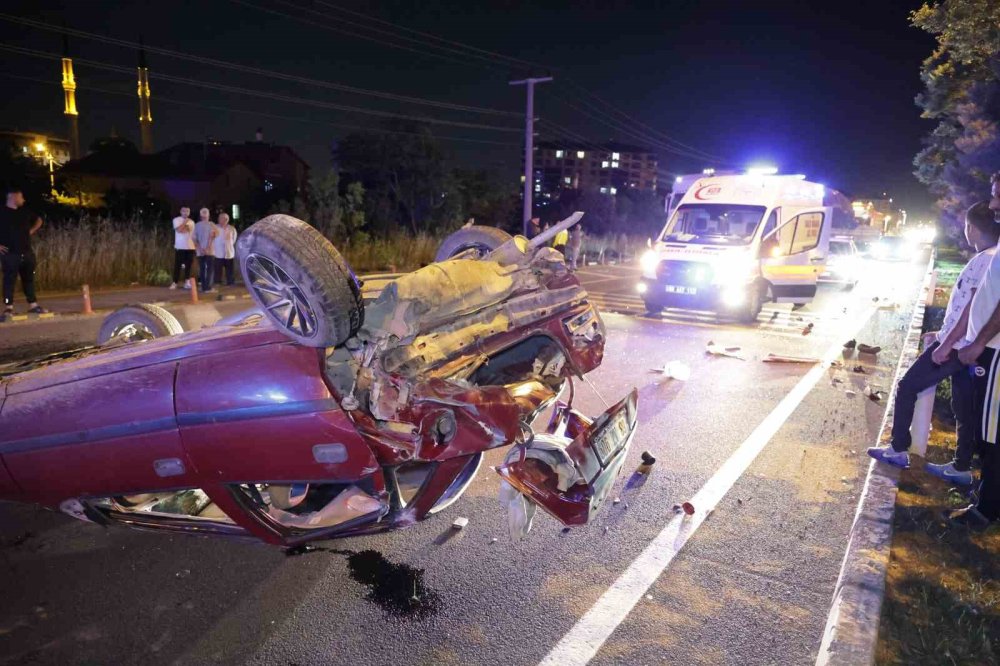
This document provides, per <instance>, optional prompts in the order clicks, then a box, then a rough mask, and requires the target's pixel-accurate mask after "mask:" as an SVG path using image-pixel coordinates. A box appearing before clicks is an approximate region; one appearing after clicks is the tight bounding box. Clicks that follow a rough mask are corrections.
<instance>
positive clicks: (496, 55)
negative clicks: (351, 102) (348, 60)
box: [316, 0, 550, 69]
mask: <svg viewBox="0 0 1000 666" xmlns="http://www.w3.org/2000/svg"><path fill="white" fill-rule="evenodd" d="M316 4H320V5H324V6H326V7H330V8H331V9H336V10H337V11H339V12H342V13H344V14H351V15H353V16H359V17H362V18H364V19H367V20H369V21H372V22H374V23H380V24H382V25H388V26H391V27H393V28H396V29H397V30H402V31H405V32H409V33H412V34H415V35H420V36H422V37H426V38H428V39H433V40H435V41H439V42H442V43H444V44H451V45H452V46H458V47H460V48H463V49H468V50H470V51H475V52H477V53H482V54H484V55H489V56H493V57H494V59H496V58H502V59H503V60H507V61H510V62H511V63H512V64H517V65H521V66H526V67H535V68H538V69H550V68H548V67H546V66H545V65H540V64H538V63H535V62H531V61H529V60H522V59H521V58H515V57H513V56H509V55H504V54H503V53H497V52H496V51H488V50H486V49H481V48H477V47H475V46H471V45H469V44H463V43H462V42H456V41H452V40H450V39H445V38H443V37H438V36H437V35H432V34H431V33H429V32H421V31H420V30H414V29H413V28H408V27H406V26H404V25H400V24H398V23H392V22H390V21H384V20H382V19H379V18H375V17H374V16H371V15H369V14H365V13H363V12H356V11H352V10H350V9H347V8H346V7H341V6H339V5H334V4H332V3H329V2H324V1H323V0H316Z"/></svg>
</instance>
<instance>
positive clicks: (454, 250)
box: [434, 224, 513, 261]
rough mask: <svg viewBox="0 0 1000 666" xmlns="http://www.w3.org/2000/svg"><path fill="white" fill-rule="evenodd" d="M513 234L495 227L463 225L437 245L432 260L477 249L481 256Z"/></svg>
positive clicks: (445, 258) (439, 259)
mask: <svg viewBox="0 0 1000 666" xmlns="http://www.w3.org/2000/svg"><path fill="white" fill-rule="evenodd" d="M511 238H513V236H511V235H510V234H509V233H507V232H506V231H504V230H503V229H497V228H496V227H487V226H481V225H478V224H477V225H473V226H471V227H464V228H462V229H459V230H458V231H456V232H455V233H453V234H451V235H450V236H448V237H446V238H445V239H444V240H443V241H441V245H439V246H438V250H437V253H436V254H435V255H434V261H447V260H448V259H451V258H452V257H454V256H455V255H458V254H461V253H462V252H465V251H466V250H477V251H478V252H479V256H480V257H483V256H485V255H487V254H489V253H490V252H492V251H493V250H495V249H497V248H498V247H500V246H501V245H503V244H504V243H506V242H507V241H509V240H510V239H511Z"/></svg>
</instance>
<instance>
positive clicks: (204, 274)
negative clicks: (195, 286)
mask: <svg viewBox="0 0 1000 666" xmlns="http://www.w3.org/2000/svg"><path fill="white" fill-rule="evenodd" d="M198 282H200V283H201V287H200V289H201V290H202V291H208V290H209V289H211V288H212V283H213V282H215V257H213V256H210V255H207V254H203V255H202V256H200V257H198Z"/></svg>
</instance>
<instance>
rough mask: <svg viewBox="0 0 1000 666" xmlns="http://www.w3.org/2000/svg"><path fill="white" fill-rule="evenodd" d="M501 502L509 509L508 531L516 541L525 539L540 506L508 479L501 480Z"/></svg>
mask: <svg viewBox="0 0 1000 666" xmlns="http://www.w3.org/2000/svg"><path fill="white" fill-rule="evenodd" d="M500 504H501V506H503V507H505V508H506V509H507V531H508V532H509V533H510V538H511V539H513V540H514V541H519V540H521V539H523V538H524V537H525V536H526V535H527V534H528V532H529V531H530V530H531V521H532V520H533V519H534V517H535V511H536V510H537V509H538V506H537V505H536V504H535V503H534V502H532V501H531V500H529V499H528V498H526V497H525V496H524V495H522V494H521V493H519V492H517V491H516V490H515V489H514V486H512V485H510V484H509V483H507V482H506V481H501V482H500Z"/></svg>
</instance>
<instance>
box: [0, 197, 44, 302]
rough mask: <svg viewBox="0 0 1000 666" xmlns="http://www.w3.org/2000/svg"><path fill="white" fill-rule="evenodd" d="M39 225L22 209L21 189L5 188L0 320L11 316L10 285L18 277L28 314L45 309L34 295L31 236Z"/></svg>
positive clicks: (1, 214) (1, 215) (1, 219)
mask: <svg viewBox="0 0 1000 666" xmlns="http://www.w3.org/2000/svg"><path fill="white" fill-rule="evenodd" d="M41 226H42V218H40V217H39V216H38V215H37V214H36V213H33V212H31V211H29V210H28V209H26V208H25V207H24V194H23V193H22V192H21V188H19V187H17V186H16V185H11V186H9V187H8V188H7V204H6V205H5V206H4V207H3V208H2V209H0V266H2V267H3V306H4V307H3V313H0V321H4V320H6V319H7V317H8V316H10V315H12V314H14V286H15V285H16V283H17V278H18V277H20V278H21V288H22V289H24V296H25V298H26V299H27V300H28V312H30V313H34V314H42V313H43V312H46V310H45V308H43V307H42V306H40V305H39V304H38V298H37V297H36V296H35V253H34V252H33V251H32V249H31V237H32V236H33V235H35V233H36V232H37V231H38V230H39V229H40V228H41Z"/></svg>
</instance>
